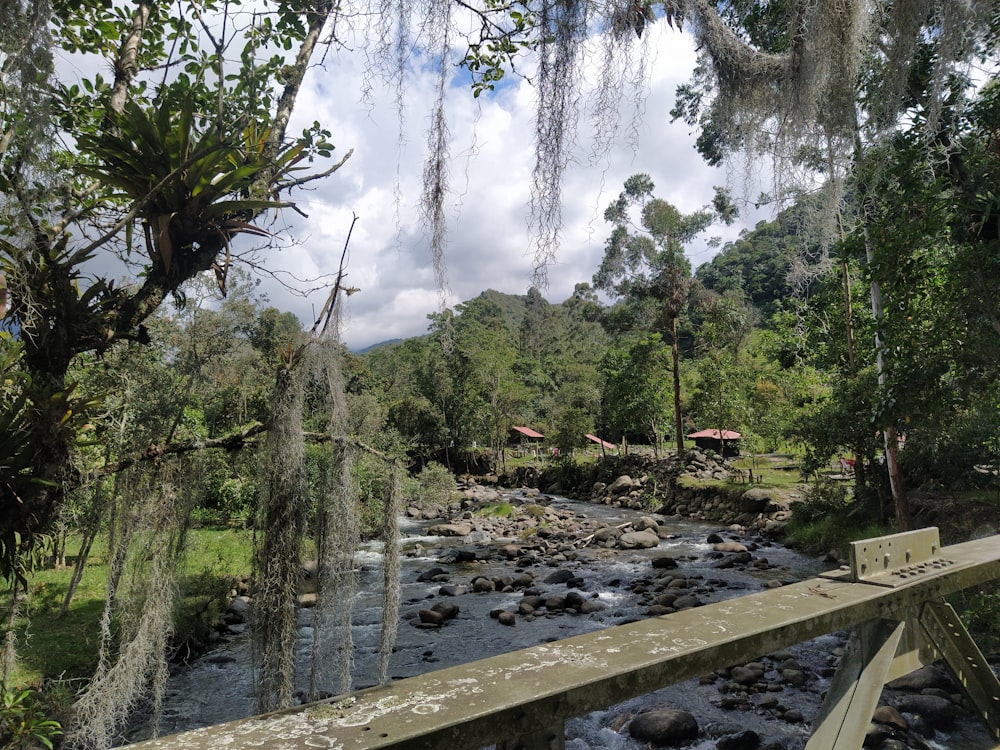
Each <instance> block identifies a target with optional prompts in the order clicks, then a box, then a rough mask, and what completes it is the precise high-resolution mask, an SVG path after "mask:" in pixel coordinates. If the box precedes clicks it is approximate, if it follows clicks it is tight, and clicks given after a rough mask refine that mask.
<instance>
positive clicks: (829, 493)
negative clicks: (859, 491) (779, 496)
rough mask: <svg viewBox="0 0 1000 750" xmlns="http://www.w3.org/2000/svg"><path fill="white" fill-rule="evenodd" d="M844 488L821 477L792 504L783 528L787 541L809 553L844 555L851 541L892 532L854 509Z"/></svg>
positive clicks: (854, 505)
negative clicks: (789, 516) (801, 498)
mask: <svg viewBox="0 0 1000 750" xmlns="http://www.w3.org/2000/svg"><path fill="white" fill-rule="evenodd" d="M857 507H858V506H857V505H856V503H853V502H852V501H851V499H850V496H849V494H848V491H847V488H846V487H844V486H843V485H840V484H837V483H836V482H833V481H831V480H829V479H825V478H820V479H819V480H817V481H816V482H815V483H814V484H813V485H812V486H811V487H810V489H809V491H808V492H807V493H806V496H805V498H804V499H803V500H802V502H800V503H796V504H795V505H793V506H792V517H791V519H790V520H789V522H788V526H787V527H786V529H785V531H786V532H787V535H788V539H787V541H788V543H789V544H790V545H791V546H793V547H796V548H798V549H801V550H803V551H804V552H807V553H810V554H825V553H828V552H833V553H835V554H836V555H837V556H838V557H839V558H840V559H846V557H847V550H848V548H849V546H850V543H851V542H853V541H857V540H859V539H870V538H872V537H877V536H882V535H884V534H888V533H891V532H890V530H888V529H886V528H884V527H882V526H881V525H879V524H877V523H874V522H872V521H871V520H870V519H868V518H866V517H865V516H864V514H863V513H858V512H855V511H856V508H857Z"/></svg>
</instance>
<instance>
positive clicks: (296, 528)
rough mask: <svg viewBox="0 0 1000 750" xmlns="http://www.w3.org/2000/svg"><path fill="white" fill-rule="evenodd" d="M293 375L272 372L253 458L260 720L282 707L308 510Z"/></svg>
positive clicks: (291, 671) (291, 672) (286, 369)
mask: <svg viewBox="0 0 1000 750" xmlns="http://www.w3.org/2000/svg"><path fill="white" fill-rule="evenodd" d="M297 373H298V370H297V369H295V368H294V367H293V366H292V365H290V364H282V365H281V366H280V367H279V368H278V373H277V376H276V378H275V384H274V394H273V396H272V399H271V419H270V423H269V425H268V431H267V439H266V440H265V443H264V448H263V451H262V455H261V457H260V468H261V475H262V476H261V478H260V487H261V498H260V511H259V514H258V519H257V523H256V524H255V529H257V532H256V536H255V540H254V546H255V549H254V581H253V587H254V594H253V597H254V599H253V601H254V604H253V607H252V609H251V613H250V632H251V634H252V637H253V649H254V663H255V666H256V668H257V670H258V674H257V680H256V686H257V710H258V712H260V713H266V712H267V711H272V710H274V709H278V708H285V707H287V706H290V705H291V703H292V692H293V687H294V678H295V656H294V648H295V636H296V627H295V626H296V605H297V603H298V590H299V583H300V579H301V572H300V571H301V563H300V559H299V558H300V553H301V549H300V545H301V541H302V534H303V531H304V528H305V516H306V508H307V505H308V498H307V493H306V482H305V440H304V438H303V434H302V383H301V382H300V379H299V377H298V375H297Z"/></svg>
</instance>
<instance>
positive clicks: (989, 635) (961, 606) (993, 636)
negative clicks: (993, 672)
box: [954, 588, 1000, 653]
mask: <svg viewBox="0 0 1000 750" xmlns="http://www.w3.org/2000/svg"><path fill="white" fill-rule="evenodd" d="M958 597H959V598H960V601H958V602H956V603H955V605H954V606H955V608H956V609H957V610H958V611H959V613H960V614H961V616H962V620H963V621H964V622H965V626H966V627H967V628H968V629H969V632H970V633H972V637H973V639H974V640H975V641H976V643H977V644H978V645H979V647H980V648H981V649H982V650H983V651H985V652H987V653H990V652H996V651H997V650H1000V592H997V591H990V590H988V589H985V588H980V589H971V590H969V591H964V592H962V593H961V594H959V595H958Z"/></svg>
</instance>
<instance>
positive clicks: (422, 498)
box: [413, 461, 455, 508]
mask: <svg viewBox="0 0 1000 750" xmlns="http://www.w3.org/2000/svg"><path fill="white" fill-rule="evenodd" d="M454 490H455V477H454V475H453V474H452V473H451V472H450V471H448V469H447V468H446V467H445V466H442V465H441V464H439V463H437V462H436V461H432V462H430V463H428V464H427V465H425V466H424V467H423V468H422V469H421V470H420V473H419V474H417V477H416V488H415V491H414V493H413V500H414V502H416V503H417V505H419V506H420V507H423V508H428V507H430V508H434V507H440V506H443V505H446V504H447V502H448V498H449V496H450V494H451V493H452V492H454Z"/></svg>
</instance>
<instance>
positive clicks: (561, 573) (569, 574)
mask: <svg viewBox="0 0 1000 750" xmlns="http://www.w3.org/2000/svg"><path fill="white" fill-rule="evenodd" d="M574 578H576V574H575V573H574V572H573V571H571V570H566V569H565V568H560V569H559V570H557V571H556V572H554V573H549V575H547V576H546V577H545V578H544V579H543V581H544V582H545V583H568V582H569V581H572V580H573V579H574Z"/></svg>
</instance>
